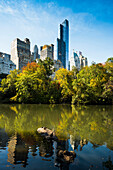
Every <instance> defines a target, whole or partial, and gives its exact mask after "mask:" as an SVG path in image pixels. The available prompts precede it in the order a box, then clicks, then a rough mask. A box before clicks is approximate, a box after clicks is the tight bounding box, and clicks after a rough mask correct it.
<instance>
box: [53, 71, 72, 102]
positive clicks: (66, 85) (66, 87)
mask: <svg viewBox="0 0 113 170" xmlns="http://www.w3.org/2000/svg"><path fill="white" fill-rule="evenodd" d="M55 80H57V82H58V83H59V84H60V87H61V89H62V90H61V94H62V99H61V101H62V102H71V99H72V94H73V87H72V82H73V72H71V71H69V70H67V69H64V68H62V69H59V70H58V71H56V73H55Z"/></svg>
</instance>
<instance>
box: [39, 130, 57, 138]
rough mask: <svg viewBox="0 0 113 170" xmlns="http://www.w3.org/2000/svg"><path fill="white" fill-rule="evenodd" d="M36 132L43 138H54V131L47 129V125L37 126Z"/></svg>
mask: <svg viewBox="0 0 113 170" xmlns="http://www.w3.org/2000/svg"><path fill="white" fill-rule="evenodd" d="M37 132H38V133H40V134H41V135H42V136H44V137H45V138H51V139H56V136H55V132H54V131H52V130H50V129H48V128H47V127H42V128H38V129H37Z"/></svg>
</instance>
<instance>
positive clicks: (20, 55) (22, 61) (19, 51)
mask: <svg viewBox="0 0 113 170" xmlns="http://www.w3.org/2000/svg"><path fill="white" fill-rule="evenodd" d="M11 60H12V61H13V62H14V63H15V64H16V69H19V70H22V68H23V67H24V66H26V65H27V64H28V62H29V63H31V61H32V57H31V52H30V41H29V39H28V38H25V39H24V41H22V40H20V39H18V38H16V39H15V40H13V42H12V43H11Z"/></svg>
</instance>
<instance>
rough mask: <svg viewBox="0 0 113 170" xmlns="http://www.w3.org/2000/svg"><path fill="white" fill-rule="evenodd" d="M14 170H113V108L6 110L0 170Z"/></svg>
mask: <svg viewBox="0 0 113 170" xmlns="http://www.w3.org/2000/svg"><path fill="white" fill-rule="evenodd" d="M40 127H47V128H49V129H51V130H53V131H54V132H55V135H56V136H57V138H56V139H53V138H51V139H48V138H45V137H44V136H42V135H41V134H39V133H38V132H37V129H38V128H40ZM71 151H73V152H71ZM60 153H62V154H60ZM65 153H67V155H65ZM70 153H75V155H74V157H72V158H71V159H68V160H67V158H70V157H69V156H70V155H69V154H70ZM14 168H15V169H16V170H18V169H30V170H32V169H34V170H36V169H39V170H40V169H41V170H42V169H45V170H48V169H49V170H52V169H56V170H57V169H62V170H68V169H70V170H75V169H76V170H91V169H99V170H100V169H113V106H84V107H83V106H79V107H76V106H71V105H33V104H31V105H28V104H26V105H24V104H21V105H7V104H1V105H0V170H2V169H3V170H4V169H6V170H8V169H9V170H10V169H14Z"/></svg>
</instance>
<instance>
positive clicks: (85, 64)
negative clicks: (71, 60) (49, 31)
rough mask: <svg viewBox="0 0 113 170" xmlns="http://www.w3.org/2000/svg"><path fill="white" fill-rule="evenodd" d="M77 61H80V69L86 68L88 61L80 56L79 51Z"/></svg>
mask: <svg viewBox="0 0 113 170" xmlns="http://www.w3.org/2000/svg"><path fill="white" fill-rule="evenodd" d="M79 60H80V68H82V67H86V66H87V65H88V60H87V58H86V57H84V56H83V55H82V52H81V51H79Z"/></svg>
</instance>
